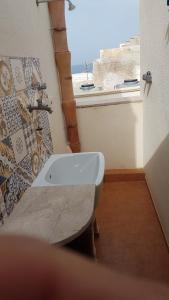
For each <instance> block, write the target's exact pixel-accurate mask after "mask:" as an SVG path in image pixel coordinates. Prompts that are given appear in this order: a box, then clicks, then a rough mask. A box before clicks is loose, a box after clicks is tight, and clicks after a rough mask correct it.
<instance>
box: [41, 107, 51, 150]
mask: <svg viewBox="0 0 169 300" xmlns="http://www.w3.org/2000/svg"><path fill="white" fill-rule="evenodd" d="M39 126H40V127H41V128H42V139H43V142H44V144H45V146H46V147H47V149H48V151H49V152H50V153H52V152H53V144H52V137H51V132H50V125H49V120H48V114H47V112H45V111H44V112H41V113H40V114H39Z"/></svg>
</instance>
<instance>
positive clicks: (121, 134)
mask: <svg viewBox="0 0 169 300" xmlns="http://www.w3.org/2000/svg"><path fill="white" fill-rule="evenodd" d="M133 105H134V104H132V103H126V104H124V103H123V104H117V105H109V106H99V107H86V108H79V109H77V112H78V124H79V133H80V138H81V145H82V151H100V152H102V153H103V154H104V156H105V159H106V168H107V169H112V168H135V167H138V160H139V159H138V156H140V154H138V151H142V150H140V148H142V143H141V145H138V143H139V140H140V136H139V134H140V133H138V129H136V126H137V122H140V120H137V116H136V113H138V114H139V111H138V110H139V109H140V107H139V106H138V107H137V108H134V106H133ZM136 105H141V104H140V103H139V104H136ZM135 109H136V111H135ZM140 127H141V125H140ZM139 130H140V129H139ZM139 167H140V166H139Z"/></svg>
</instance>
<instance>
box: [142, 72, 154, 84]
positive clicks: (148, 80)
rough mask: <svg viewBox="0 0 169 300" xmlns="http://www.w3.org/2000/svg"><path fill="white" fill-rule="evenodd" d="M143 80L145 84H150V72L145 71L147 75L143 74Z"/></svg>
mask: <svg viewBox="0 0 169 300" xmlns="http://www.w3.org/2000/svg"><path fill="white" fill-rule="evenodd" d="M142 78H143V80H144V81H146V83H152V74H151V72H150V71H147V73H145V74H143V77H142Z"/></svg>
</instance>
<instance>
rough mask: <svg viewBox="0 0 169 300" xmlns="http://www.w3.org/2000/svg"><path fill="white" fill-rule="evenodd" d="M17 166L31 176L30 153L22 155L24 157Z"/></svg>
mask: <svg viewBox="0 0 169 300" xmlns="http://www.w3.org/2000/svg"><path fill="white" fill-rule="evenodd" d="M18 166H19V167H20V168H21V169H22V170H24V171H26V172H27V173H28V174H29V175H30V176H32V178H34V176H33V170H32V155H31V154H28V155H27V156H25V157H24V159H23V160H22V161H21V162H20V163H19V164H18Z"/></svg>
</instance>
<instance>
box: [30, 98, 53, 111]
mask: <svg viewBox="0 0 169 300" xmlns="http://www.w3.org/2000/svg"><path fill="white" fill-rule="evenodd" d="M36 101H37V104H38V105H31V104H30V105H28V106H27V108H28V110H29V112H30V113H31V112H32V111H33V110H46V111H48V112H49V113H50V114H51V113H52V112H53V111H52V109H51V107H49V105H48V104H43V103H42V98H40V99H37V100H36Z"/></svg>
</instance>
